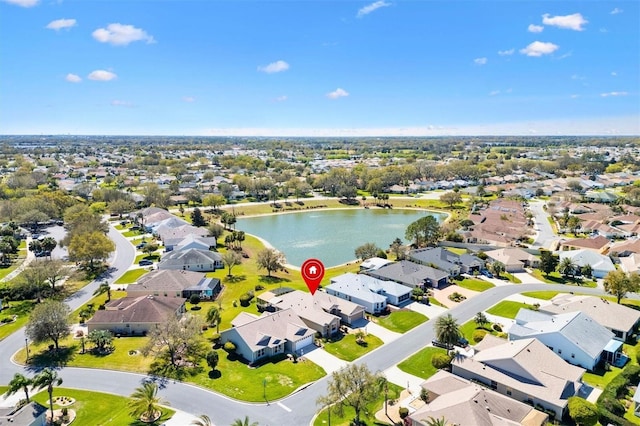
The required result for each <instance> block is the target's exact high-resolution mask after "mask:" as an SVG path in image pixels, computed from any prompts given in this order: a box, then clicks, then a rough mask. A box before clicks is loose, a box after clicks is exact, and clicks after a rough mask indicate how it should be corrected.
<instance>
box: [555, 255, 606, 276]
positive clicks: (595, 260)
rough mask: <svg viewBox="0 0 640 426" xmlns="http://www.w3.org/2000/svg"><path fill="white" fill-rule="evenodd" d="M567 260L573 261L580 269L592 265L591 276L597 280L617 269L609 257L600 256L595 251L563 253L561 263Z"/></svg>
mask: <svg viewBox="0 0 640 426" xmlns="http://www.w3.org/2000/svg"><path fill="white" fill-rule="evenodd" d="M565 258H569V259H571V261H572V262H573V263H574V264H575V265H576V266H578V267H580V268H581V267H583V266H585V265H591V269H592V272H591V275H592V276H593V277H595V278H604V277H605V275H607V274H608V273H609V272H611V271H613V270H615V269H616V267H615V266H614V265H613V262H612V261H611V259H610V258H609V256H605V255H602V254H598V253H596V252H594V251H593V250H588V249H583V250H569V251H561V252H560V262H562V260H564V259H565Z"/></svg>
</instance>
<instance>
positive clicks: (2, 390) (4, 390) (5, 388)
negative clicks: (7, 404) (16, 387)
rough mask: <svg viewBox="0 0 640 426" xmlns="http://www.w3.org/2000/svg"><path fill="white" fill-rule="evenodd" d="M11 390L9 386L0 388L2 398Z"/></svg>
mask: <svg viewBox="0 0 640 426" xmlns="http://www.w3.org/2000/svg"><path fill="white" fill-rule="evenodd" d="M8 390H9V386H0V396H2V395H4V393H5V392H6V391H8Z"/></svg>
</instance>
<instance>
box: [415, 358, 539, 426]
mask: <svg viewBox="0 0 640 426" xmlns="http://www.w3.org/2000/svg"><path fill="white" fill-rule="evenodd" d="M421 386H422V388H423V389H426V390H428V391H429V403H428V404H425V405H423V406H422V407H420V408H418V409H417V410H416V411H414V412H413V413H411V414H409V417H408V419H409V422H408V424H409V425H411V426H425V425H427V424H428V423H427V422H428V421H429V418H434V419H440V418H443V417H444V418H445V419H446V420H447V424H451V425H458V426H516V425H523V426H542V425H545V424H546V423H547V421H548V418H549V416H548V415H547V414H545V413H543V412H541V411H538V410H536V409H535V408H533V407H531V406H529V405H527V404H525V403H522V402H519V401H516V400H515V399H511V398H509V397H508V396H504V395H501V394H499V393H498V392H494V391H492V390H490V389H487V388H485V387H483V386H480V385H479V384H477V383H472V382H470V381H469V380H466V379H463V378H462V377H458V376H456V375H453V374H451V373H449V372H447V371H444V370H440V371H438V372H437V373H436V374H434V375H433V376H431V377H430V378H429V379H428V380H427V381H425V382H424V383H422V385H421ZM405 424H407V423H406V422H405Z"/></svg>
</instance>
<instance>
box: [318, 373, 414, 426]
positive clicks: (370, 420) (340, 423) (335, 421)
mask: <svg viewBox="0 0 640 426" xmlns="http://www.w3.org/2000/svg"><path fill="white" fill-rule="evenodd" d="M387 388H388V393H387V395H388V401H390V400H397V399H398V398H399V397H400V393H401V392H402V389H403V388H401V387H400V386H398V385H394V384H393V383H389V384H388V387H387ZM383 408H384V390H382V391H380V392H379V395H378V398H376V400H375V401H373V402H371V403H370V404H369V405H367V409H366V410H363V412H361V413H360V420H362V421H364V422H365V424H367V425H374V426H375V425H382V424H386V423H380V422H379V420H377V419H376V418H375V415H376V412H378V411H379V410H381V409H383ZM398 408H400V406H399V405H397V404H394V405H391V404H388V405H387V410H388V412H389V414H391V413H392V412H393V411H395V412H397V411H398ZM355 416H356V413H355V411H354V410H353V408H351V407H345V408H344V411H343V413H342V416H340V415H338V414H337V413H336V411H335V408H334V409H333V410H332V411H331V425H332V426H349V425H350V424H351V421H352V420H353V419H354V418H355ZM328 424H329V415H328V413H327V408H325V409H323V410H322V411H320V413H318V416H317V417H316V419H315V420H314V421H313V426H326V425H328Z"/></svg>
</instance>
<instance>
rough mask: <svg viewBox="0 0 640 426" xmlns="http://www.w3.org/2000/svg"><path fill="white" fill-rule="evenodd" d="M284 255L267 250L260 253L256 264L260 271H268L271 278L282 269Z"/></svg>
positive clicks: (273, 250)
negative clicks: (272, 274) (273, 273)
mask: <svg viewBox="0 0 640 426" xmlns="http://www.w3.org/2000/svg"><path fill="white" fill-rule="evenodd" d="M284 261H285V260H284V255H283V254H282V253H280V252H279V251H277V250H275V249H270V248H266V249H264V250H261V251H259V252H258V258H257V259H256V263H257V264H258V268H259V269H266V270H267V275H268V276H269V277H270V276H271V272H273V271H277V270H279V269H282V264H283V263H284Z"/></svg>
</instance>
